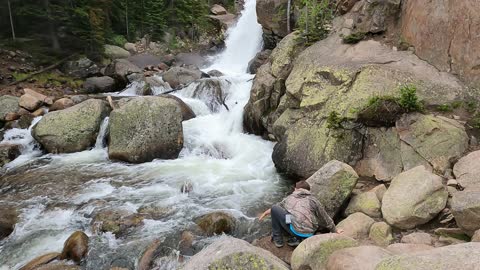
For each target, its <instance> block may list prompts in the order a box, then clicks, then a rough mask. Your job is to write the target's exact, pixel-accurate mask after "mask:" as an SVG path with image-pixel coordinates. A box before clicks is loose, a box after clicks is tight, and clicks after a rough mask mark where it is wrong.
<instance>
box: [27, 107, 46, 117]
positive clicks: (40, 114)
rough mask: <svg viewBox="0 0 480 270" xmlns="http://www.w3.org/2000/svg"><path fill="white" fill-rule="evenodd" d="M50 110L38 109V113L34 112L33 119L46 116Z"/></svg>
mask: <svg viewBox="0 0 480 270" xmlns="http://www.w3.org/2000/svg"><path fill="white" fill-rule="evenodd" d="M47 112H48V110H47V109H46V108H45V107H41V108H38V109H37V110H36V111H34V112H32V114H31V115H32V116H33V117H37V116H42V115H45V114H46V113H47Z"/></svg>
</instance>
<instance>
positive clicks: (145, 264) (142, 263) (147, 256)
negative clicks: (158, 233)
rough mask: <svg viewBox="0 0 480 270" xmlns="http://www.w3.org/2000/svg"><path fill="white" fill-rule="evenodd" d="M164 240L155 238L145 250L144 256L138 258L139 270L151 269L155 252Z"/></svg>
mask: <svg viewBox="0 0 480 270" xmlns="http://www.w3.org/2000/svg"><path fill="white" fill-rule="evenodd" d="M161 244H162V242H161V241H160V240H154V241H153V242H152V243H151V244H150V245H149V246H148V247H147V249H146V250H145V251H144V252H143V254H142V257H140V259H139V260H138V264H137V268H136V269H137V270H148V269H151V264H152V261H153V260H154V259H155V257H154V256H155V252H156V250H157V249H158V248H159V247H160V245H161Z"/></svg>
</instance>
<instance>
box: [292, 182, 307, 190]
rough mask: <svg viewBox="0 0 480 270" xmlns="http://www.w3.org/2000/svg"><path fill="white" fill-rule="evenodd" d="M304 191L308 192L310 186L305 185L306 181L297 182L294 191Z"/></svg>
mask: <svg viewBox="0 0 480 270" xmlns="http://www.w3.org/2000/svg"><path fill="white" fill-rule="evenodd" d="M300 188H302V189H306V190H310V185H309V184H308V183H307V181H304V180H303V181H299V182H297V183H296V184H295V189H300Z"/></svg>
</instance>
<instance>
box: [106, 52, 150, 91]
mask: <svg viewBox="0 0 480 270" xmlns="http://www.w3.org/2000/svg"><path fill="white" fill-rule="evenodd" d="M141 72H142V70H141V69H140V68H139V67H138V66H136V65H135V64H133V63H131V62H130V61H128V60H127V59H117V60H115V61H113V62H112V63H111V64H110V65H108V66H107V67H106V68H105V76H109V77H112V78H113V79H115V82H117V84H118V88H119V89H121V88H123V87H125V86H126V85H127V83H128V79H127V76H128V75H130V74H133V73H141Z"/></svg>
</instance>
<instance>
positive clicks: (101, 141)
mask: <svg viewBox="0 0 480 270" xmlns="http://www.w3.org/2000/svg"><path fill="white" fill-rule="evenodd" d="M108 120H109V117H108V116H107V117H105V119H103V122H102V124H101V125H100V130H99V131H98V136H97V140H96V142H95V149H102V148H104V147H105V140H106V136H107V133H108Z"/></svg>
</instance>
